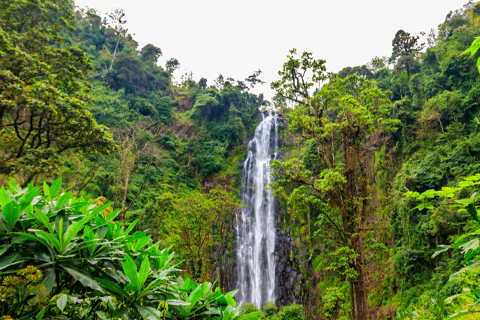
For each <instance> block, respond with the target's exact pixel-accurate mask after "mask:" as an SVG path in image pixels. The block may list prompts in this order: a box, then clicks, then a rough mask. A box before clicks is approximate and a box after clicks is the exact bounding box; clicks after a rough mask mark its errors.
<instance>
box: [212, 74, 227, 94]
mask: <svg viewBox="0 0 480 320" xmlns="http://www.w3.org/2000/svg"><path fill="white" fill-rule="evenodd" d="M213 82H214V83H215V87H217V89H218V91H221V90H222V89H223V86H224V85H225V79H224V78H223V76H222V75H221V74H219V75H218V77H217V79H215V80H213Z"/></svg>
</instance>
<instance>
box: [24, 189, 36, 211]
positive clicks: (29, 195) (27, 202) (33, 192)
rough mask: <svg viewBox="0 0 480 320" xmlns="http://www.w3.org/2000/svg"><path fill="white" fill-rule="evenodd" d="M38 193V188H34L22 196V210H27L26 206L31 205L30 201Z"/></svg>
mask: <svg viewBox="0 0 480 320" xmlns="http://www.w3.org/2000/svg"><path fill="white" fill-rule="evenodd" d="M37 194H38V189H37V188H33V189H31V190H30V191H28V193H27V194H26V195H24V196H23V197H22V201H20V211H23V210H25V208H26V207H27V206H29V205H30V203H32V201H33V198H35V196H36V195H37Z"/></svg>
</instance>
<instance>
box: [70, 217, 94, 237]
mask: <svg viewBox="0 0 480 320" xmlns="http://www.w3.org/2000/svg"><path fill="white" fill-rule="evenodd" d="M93 217H94V215H93V214H92V215H89V216H87V217H85V218H83V219H81V220H79V221H77V222H75V223H74V224H72V225H70V226H69V227H68V229H67V231H66V232H65V242H66V243H69V242H70V240H72V238H73V237H75V236H76V235H77V233H78V232H79V231H80V230H81V229H82V227H83V226H84V225H85V224H86V223H88V222H89V221H90V220H92V219H93Z"/></svg>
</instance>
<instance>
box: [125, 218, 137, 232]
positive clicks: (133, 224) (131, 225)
mask: <svg viewBox="0 0 480 320" xmlns="http://www.w3.org/2000/svg"><path fill="white" fill-rule="evenodd" d="M137 222H138V220H135V221H133V222H132V223H130V225H129V226H128V228H127V230H125V234H129V233H130V231H132V230H133V228H135V225H136V224H137Z"/></svg>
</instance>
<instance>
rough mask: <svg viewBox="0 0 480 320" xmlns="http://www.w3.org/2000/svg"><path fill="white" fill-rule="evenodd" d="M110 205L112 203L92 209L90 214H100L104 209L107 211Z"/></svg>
mask: <svg viewBox="0 0 480 320" xmlns="http://www.w3.org/2000/svg"><path fill="white" fill-rule="evenodd" d="M112 204H113V202H109V203H106V204H104V205H103V206H101V207H98V208H95V209H93V211H92V212H91V213H90V214H97V213H99V212H102V211H103V210H105V209H107V208H108V207H110V206H111V205H112Z"/></svg>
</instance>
